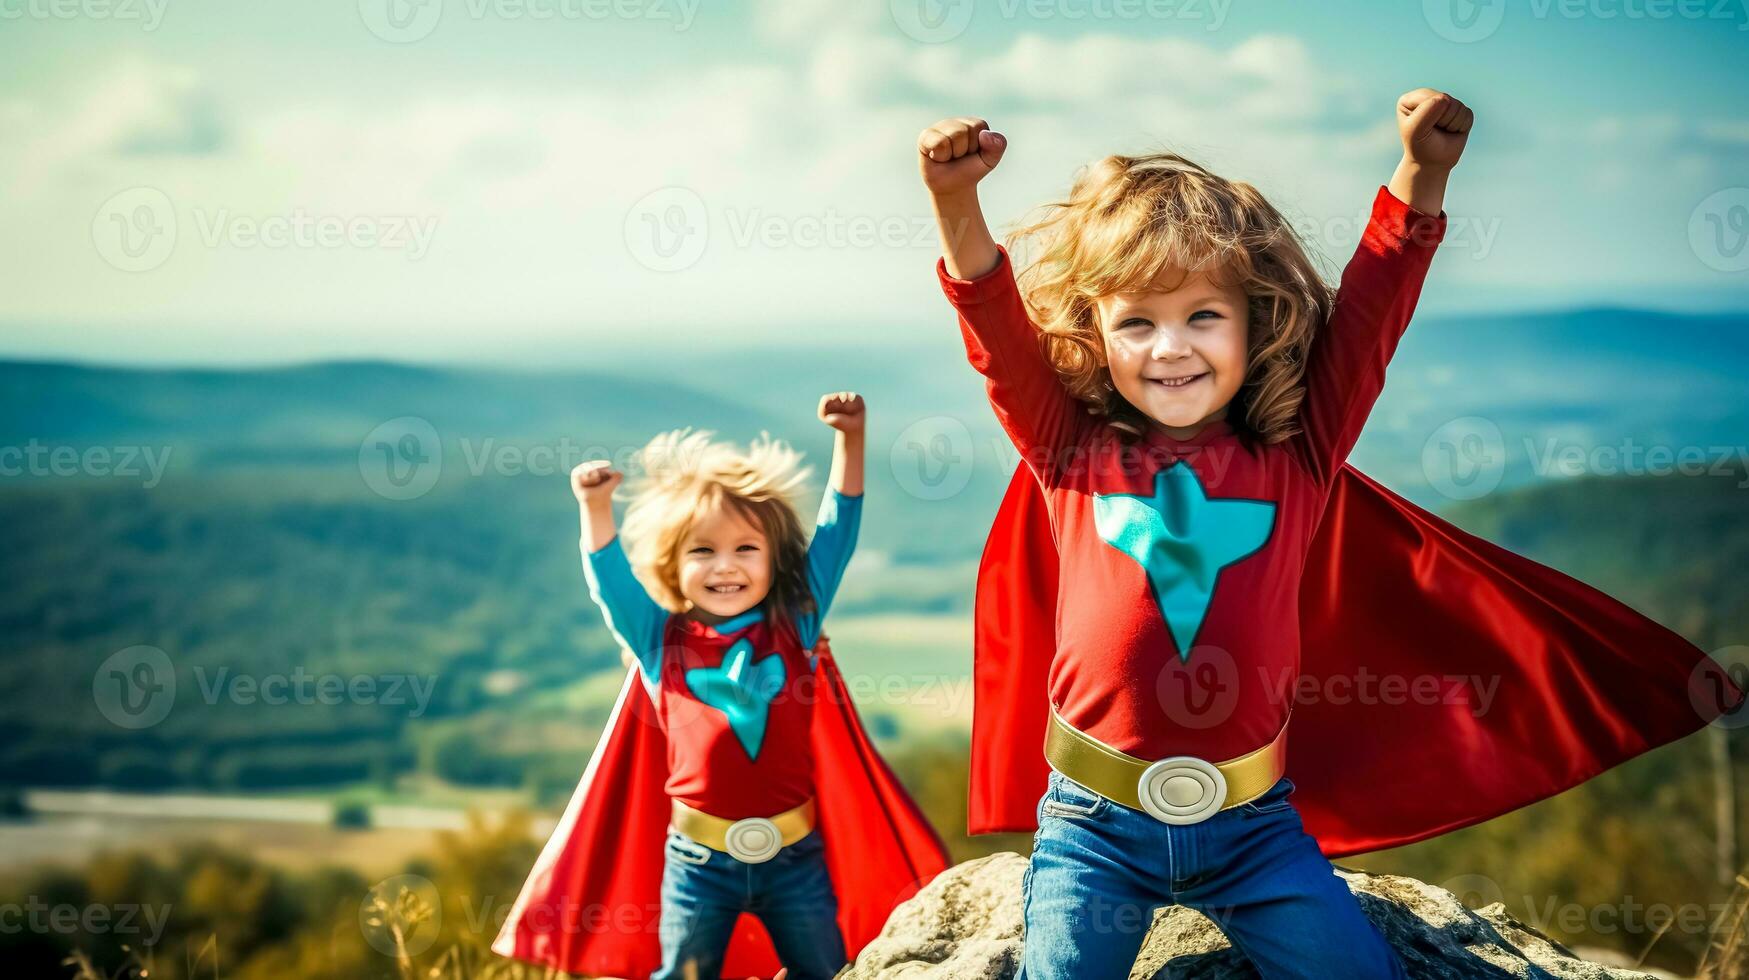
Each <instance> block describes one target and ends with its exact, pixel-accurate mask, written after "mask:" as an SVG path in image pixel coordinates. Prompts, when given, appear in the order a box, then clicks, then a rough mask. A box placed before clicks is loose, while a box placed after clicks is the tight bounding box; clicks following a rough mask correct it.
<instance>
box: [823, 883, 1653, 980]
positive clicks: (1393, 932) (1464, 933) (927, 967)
mask: <svg viewBox="0 0 1749 980" xmlns="http://www.w3.org/2000/svg"><path fill="white" fill-rule="evenodd" d="M1025 871H1026V858H1024V857H1021V856H1020V855H1018V854H1014V853H1012V852H1008V853H1002V854H993V855H991V856H990V857H986V858H978V859H977V860H974V861H967V862H965V863H964V864H960V865H957V866H955V867H952V868H949V869H948V870H946V871H944V872H942V873H941V875H939V876H938V877H937V878H936V879H935V880H934V881H932V882H930V883H929V885H928V887H926V888H924V889H923V890H922V891H920V892H918V893H917V894H916V895H915V896H913V897H912V898H911V900H910V901H907V902H905V903H904V904H902V905H900V906H899V907H898V908H896V909H894V910H893V914H892V915H891V916H890V917H889V918H888V919H887V924H886V927H885V928H883V929H882V930H881V934H880V935H879V936H878V937H876V938H875V940H874V941H873V942H871V943H869V944H868V946H866V947H865V948H864V949H863V951H862V953H861V955H859V956H858V957H857V958H856V962H855V963H853V964H851V965H850V968H849V969H848V971H847V972H845V973H842V974H840V980H844V978H854V980H869V978H875V977H881V978H896V977H930V978H936V977H954V978H960V977H964V978H968V980H971V978H976V980H1006V978H1009V977H1012V976H1014V974H1015V972H1016V970H1017V968H1018V967H1019V965H1020V949H1021V898H1020V880H1021V875H1022V874H1023V873H1024V872H1025ZM1337 874H1338V875H1340V876H1341V877H1342V878H1343V879H1344V880H1345V881H1347V882H1348V887H1349V888H1350V889H1352V890H1353V891H1354V893H1355V894H1356V895H1358V896H1359V898H1360V904H1361V908H1363V909H1364V910H1365V911H1366V914H1367V916H1368V917H1370V918H1371V919H1372V921H1373V922H1374V923H1376V924H1377V925H1378V927H1379V929H1380V931H1381V932H1383V933H1384V935H1385V938H1386V939H1388V940H1390V941H1391V943H1392V944H1393V945H1394V946H1396V948H1397V950H1398V952H1399V953H1400V954H1401V955H1402V957H1403V963H1404V965H1405V966H1406V967H1407V968H1408V973H1409V976H1410V978H1411V980H1438V978H1446V977H1452V978H1472V977H1489V978H1499V980H1507V978H1516V977H1523V978H1536V980H1616V978H1619V980H1652V978H1654V976H1655V975H1654V974H1650V973H1642V972H1639V971H1636V970H1627V969H1619V968H1616V967H1610V966H1605V965H1602V964H1599V963H1591V962H1587V961H1585V960H1582V959H1580V958H1578V957H1577V956H1575V955H1574V954H1573V952H1572V950H1570V949H1568V948H1567V947H1565V946H1563V945H1561V944H1560V943H1558V942H1555V941H1554V940H1552V939H1550V938H1549V937H1547V936H1545V935H1543V934H1542V933H1540V932H1538V931H1537V930H1535V929H1533V928H1531V927H1530V926H1528V925H1525V924H1524V923H1522V922H1519V921H1518V920H1517V919H1514V918H1512V917H1511V916H1510V915H1507V914H1506V907H1505V906H1504V905H1502V904H1500V903H1498V902H1496V903H1495V904H1493V905H1489V906H1487V907H1486V908H1482V909H1470V908H1467V907H1465V906H1464V904H1463V903H1462V902H1460V901H1458V898H1457V896H1455V895H1453V894H1452V893H1451V892H1448V891H1446V890H1445V889H1443V888H1438V887H1435V886H1433V885H1429V884H1427V883H1425V882H1422V881H1418V880H1416V879H1414V878H1405V877H1399V876H1396V875H1373V874H1367V873H1365V872H1359V871H1349V870H1347V869H1345V868H1341V867H1338V868H1337ZM1130 976H1131V977H1135V978H1144V980H1146V978H1152V980H1228V978H1233V980H1238V978H1245V980H1252V978H1255V977H1256V976H1257V972H1256V970H1254V969H1253V968H1252V967H1251V965H1250V963H1249V961H1247V960H1246V959H1245V958H1244V957H1243V956H1242V955H1240V954H1239V953H1238V952H1237V951H1235V950H1234V949H1233V948H1232V947H1231V946H1230V945H1229V944H1228V943H1227V939H1226V936H1225V935H1223V934H1222V933H1221V931H1220V930H1219V929H1218V928H1216V926H1215V924H1214V923H1213V922H1212V921H1210V920H1209V919H1208V918H1207V917H1206V916H1204V915H1203V914H1202V913H1200V912H1197V911H1194V910H1192V909H1187V908H1183V907H1179V906H1174V907H1170V908H1165V909H1162V910H1160V911H1159V912H1158V913H1156V915H1155V917H1154V924H1153V928H1152V929H1151V930H1150V931H1149V933H1148V938H1147V940H1146V941H1145V942H1144V943H1143V944H1142V952H1141V955H1140V956H1138V957H1137V958H1136V966H1135V969H1134V971H1133V972H1132V973H1131V974H1130Z"/></svg>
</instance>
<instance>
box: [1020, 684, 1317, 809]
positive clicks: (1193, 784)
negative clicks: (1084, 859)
mask: <svg viewBox="0 0 1749 980" xmlns="http://www.w3.org/2000/svg"><path fill="white" fill-rule="evenodd" d="M1045 759H1046V760H1047V761H1048V762H1050V764H1051V768H1052V769H1055V770H1056V771H1058V772H1060V773H1062V774H1063V775H1064V776H1067V777H1068V778H1070V779H1072V780H1074V781H1075V782H1077V783H1080V784H1081V785H1083V786H1085V787H1087V788H1088V789H1090V790H1092V791H1093V792H1095V793H1098V794H1099V795H1100V796H1103V797H1105V798H1106V799H1109V800H1111V801H1113V802H1115V803H1121V804H1123V805H1124V806H1127V807H1129V808H1131V809H1133V810H1143V811H1145V812H1147V813H1149V814H1151V815H1153V816H1154V817H1156V818H1158V819H1160V820H1162V821H1164V822H1166V823H1197V822H1199V821H1202V820H1206V819H1208V818H1209V817H1211V816H1213V815H1214V814H1215V813H1217V812H1219V811H1221V810H1226V809H1229V808H1231V807H1235V806H1239V805H1241V804H1244V803H1248V802H1250V801H1251V800H1254V799H1256V798H1257V797H1259V796H1262V795H1263V794H1264V793H1265V792H1267V791H1268V790H1269V788H1270V787H1271V786H1274V785H1275V784H1276V782H1277V781H1278V780H1279V779H1281V777H1282V774H1283V773H1284V772H1286V771H1287V722H1285V721H1283V722H1282V725H1281V731H1279V732H1277V733H1276V735H1275V738H1274V739H1272V740H1271V741H1270V743H1269V744H1268V745H1265V746H1263V747H1262V748H1260V749H1255V750H1253V751H1250V752H1247V753H1245V754H1244V755H1241V756H1238V757H1236V758H1232V759H1228V760H1226V761H1225V762H1209V761H1207V760H1204V759H1199V758H1196V757H1195V756H1184V755H1181V756H1173V757H1172V758H1169V759H1161V760H1159V761H1157V762H1149V761H1148V760H1146V759H1138V758H1136V757H1135V756H1133V755H1129V754H1128V753H1125V752H1120V751H1118V750H1117V749H1114V748H1112V747H1111V746H1109V745H1106V744H1105V743H1104V742H1101V741H1099V740H1098V739H1096V738H1094V737H1093V736H1091V735H1088V734H1086V733H1085V732H1081V731H1077V730H1076V729H1075V727H1074V726H1072V725H1070V724H1069V723H1068V722H1067V721H1064V720H1063V717H1062V716H1061V715H1059V714H1057V712H1056V709H1055V708H1052V710H1051V727H1050V733H1049V734H1048V735H1047V736H1046V738H1045Z"/></svg>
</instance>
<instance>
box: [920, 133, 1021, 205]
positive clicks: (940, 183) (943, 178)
mask: <svg viewBox="0 0 1749 980" xmlns="http://www.w3.org/2000/svg"><path fill="white" fill-rule="evenodd" d="M1006 149H1008V140H1007V138H1005V137H1004V136H1003V135H1002V134H1001V133H998V132H994V131H993V130H991V129H990V124H989V123H987V122H985V121H984V120H982V119H978V118H976V117H974V116H958V117H955V118H952V119H943V120H942V121H940V122H938V123H936V124H935V125H933V126H931V127H929V128H928V129H925V130H924V131H923V132H922V133H920V134H919V135H918V137H917V164H918V166H919V167H920V168H921V169H922V171H923V184H924V186H925V187H928V188H929V192H930V193H931V194H934V195H936V196H937V197H940V196H942V195H948V194H956V193H959V192H961V191H968V190H971V189H972V188H974V187H976V186H977V185H978V181H980V180H983V179H984V175H985V174H988V173H989V172H990V171H992V170H995V169H996V164H998V163H1001V162H1002V152H1003V151H1004V150H1006Z"/></svg>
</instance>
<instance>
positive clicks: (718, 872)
mask: <svg viewBox="0 0 1749 980" xmlns="http://www.w3.org/2000/svg"><path fill="white" fill-rule="evenodd" d="M665 858H666V860H665V861H664V863H663V866H662V918H661V926H660V930H661V939H662V966H661V968H660V969H658V970H657V971H656V972H655V973H654V974H652V975H651V978H650V980H671V978H679V977H695V978H697V980H717V978H718V977H719V976H721V975H722V970H723V952H724V950H726V949H727V948H728V945H729V937H730V936H731V935H732V934H733V933H734V931H735V920H737V919H739V918H740V916H741V913H742V912H751V913H753V914H754V915H757V916H758V917H759V921H760V922H761V923H763V924H764V925H765V931H766V932H767V933H769V934H770V935H771V943H772V946H774V947H775V948H776V950H777V958H778V959H779V960H780V961H782V963H783V965H784V966H786V967H788V968H789V978H790V980H816V978H819V980H825V978H828V977H831V976H832V975H833V974H835V973H837V972H838V971H839V970H840V969H841V968H843V966H844V964H845V955H844V936H843V934H842V933H840V932H839V931H838V898H837V896H836V895H835V894H834V893H833V891H832V876H831V875H830V874H829V873H828V872H827V870H826V845H825V841H824V840H823V839H822V838H821V836H820V832H819V831H818V830H815V831H812V832H811V833H809V834H808V836H806V837H803V838H802V839H801V840H799V841H796V842H795V843H794V844H791V845H790V846H788V847H785V848H783V849H782V850H779V851H778V852H777V854H776V856H774V857H773V858H772V859H771V860H769V861H766V862H763V863H761V864H745V863H743V862H741V861H738V860H736V859H735V858H733V857H730V856H729V855H727V854H724V853H723V852H722V851H713V850H711V849H710V848H708V847H706V846H704V845H703V844H700V843H698V842H697V841H695V840H693V839H691V838H690V837H687V836H685V835H683V834H681V833H680V832H679V831H676V830H675V829H674V828H672V827H670V828H669V829H668V842H667V844H666V845H665Z"/></svg>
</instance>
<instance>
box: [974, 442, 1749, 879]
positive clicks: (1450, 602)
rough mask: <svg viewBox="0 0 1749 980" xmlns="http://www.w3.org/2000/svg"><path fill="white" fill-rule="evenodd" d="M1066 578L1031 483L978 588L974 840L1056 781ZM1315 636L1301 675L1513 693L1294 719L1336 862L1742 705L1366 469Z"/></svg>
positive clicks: (988, 551) (1328, 522) (1305, 599)
mask: <svg viewBox="0 0 1749 980" xmlns="http://www.w3.org/2000/svg"><path fill="white" fill-rule="evenodd" d="M1057 574H1058V568H1057V551H1056V545H1055V543H1054V540H1053V538H1052V536H1051V528H1050V520H1049V516H1048V514H1047V513H1046V510H1045V499H1044V495H1043V493H1042V492H1041V491H1040V490H1039V487H1038V481H1037V480H1036V479H1035V478H1034V477H1033V475H1032V472H1031V471H1030V470H1029V469H1028V468H1027V467H1025V466H1021V467H1019V468H1017V469H1016V471H1015V475H1014V479H1013V482H1011V483H1010V484H1009V487H1008V493H1007V495H1006V497H1005V498H1004V499H1003V501H1002V506H1001V509H1000V511H999V512H998V513H997V515H996V521H995V524H994V526H992V528H991V529H990V537H989V540H988V541H987V542H986V544H985V547H984V556H983V561H982V563H981V565H980V566H979V569H978V591H977V606H976V629H975V647H974V649H975V653H976V656H975V666H974V675H975V676H974V698H973V716H972V768H971V799H970V801H969V809H968V811H967V819H966V823H967V829H968V831H969V832H970V833H973V834H985V833H994V832H998V831H1017V832H1024V831H1030V830H1033V829H1034V828H1035V827H1036V826H1037V822H1036V808H1037V805H1038V800H1039V797H1040V796H1042V795H1043V794H1044V791H1045V786H1046V778H1047V776H1048V773H1049V767H1048V766H1047V765H1046V763H1045V759H1044V755H1043V746H1044V744H1045V730H1046V722H1047V721H1048V712H1049V704H1050V701H1049V696H1048V693H1047V689H1046V682H1047V678H1048V677H1049V673H1050V665H1051V657H1052V656H1053V654H1054V653H1055V636H1056V622H1055V619H1054V615H1055V609H1056V598H1057ZM1300 617H1301V638H1300V642H1301V673H1302V675H1303V676H1304V675H1309V676H1310V677H1311V678H1312V679H1314V680H1315V679H1317V678H1322V677H1346V678H1353V677H1356V676H1367V675H1370V676H1373V677H1377V676H1379V675H1387V674H1388V675H1400V676H1402V677H1405V678H1418V677H1423V676H1429V677H1436V678H1438V677H1445V676H1448V675H1472V676H1478V677H1482V678H1484V679H1486V680H1489V681H1492V680H1494V679H1497V680H1498V686H1497V687H1496V688H1495V690H1494V692H1493V695H1492V700H1491V701H1490V702H1489V703H1488V704H1487V705H1486V709H1485V710H1481V711H1477V710H1476V709H1475V708H1474V707H1472V705H1471V704H1469V703H1464V702H1458V703H1445V699H1443V698H1422V699H1419V701H1420V702H1426V701H1434V702H1438V703H1418V701H1417V699H1412V698H1401V699H1400V700H1402V701H1404V702H1405V703H1402V704H1395V705H1392V706H1391V707H1389V708H1388V709H1387V708H1371V709H1369V708H1365V707H1359V706H1356V705H1355V704H1335V703H1332V701H1333V700H1334V699H1333V698H1323V697H1319V698H1310V699H1304V702H1305V703H1297V704H1296V705H1295V706H1294V708H1293V714H1292V718H1291V720H1290V721H1289V723H1288V729H1289V730H1288V740H1287V759H1288V763H1287V774H1288V777H1289V778H1291V779H1292V780H1293V781H1294V784H1295V787H1296V789H1295V792H1294V803H1295V806H1296V808H1297V809H1298V810H1299V811H1300V814H1301V816H1302V817H1303V819H1304V822H1305V827H1306V831H1307V832H1308V833H1310V834H1311V835H1312V836H1313V837H1316V838H1317V839H1318V842H1319V844H1320V846H1321V848H1322V849H1323V851H1324V853H1325V855H1327V856H1329V857H1340V856H1342V855H1346V854H1355V853H1360V852H1363V851H1373V850H1378V849H1380V848H1385V847H1395V846H1397V845H1400V844H1408V843H1411V842H1413V841H1418V840H1423V839H1425V838H1428V837H1434V836H1437V835H1439V834H1443V833H1445V832H1447V831H1451V830H1457V829H1458V828H1460V827H1466V826H1469V825H1470V824H1473V823H1480V822H1481V821H1483V820H1487V819H1490V818H1492V817H1496V816H1499V815H1500V814H1502V813H1506V812H1507V811H1509V810H1514V809H1517V808H1518V807H1521V806H1524V805H1526V804H1529V803H1534V802H1536V801H1537V800H1541V799H1544V798H1546V797H1549V796H1552V795H1554V794H1556V793H1559V792H1561V791H1562V790H1565V789H1568V788H1569V787H1572V786H1575V785H1577V784H1579V783H1582V782H1584V781H1585V780H1587V779H1590V778H1591V777H1592V776H1595V775H1597V774H1598V773H1600V772H1602V771H1604V770H1605V769H1608V768H1610V767H1611V766H1614V765H1616V764H1618V763H1621V762H1624V761H1626V760H1627V759H1630V758H1632V757H1634V756H1636V755H1639V754H1640V753H1642V752H1645V751H1647V750H1649V749H1652V748H1655V747H1657V746H1659V745H1662V744H1664V743H1666V742H1669V741H1671V740H1673V739H1676V738H1680V737H1681V736H1683V735H1687V734H1689V733H1690V732H1693V731H1695V730H1696V729H1698V728H1701V727H1702V726H1704V725H1705V724H1707V723H1708V722H1710V721H1712V720H1713V719H1714V718H1715V717H1717V716H1718V715H1719V714H1721V713H1723V712H1725V711H1728V710H1730V709H1731V708H1732V707H1734V706H1735V705H1736V704H1738V703H1739V702H1740V701H1741V700H1742V698H1743V692H1742V691H1740V690H1739V689H1738V688H1737V686H1736V685H1735V684H1733V683H1732V681H1731V679H1730V677H1729V676H1728V675H1727V674H1726V673H1725V671H1724V669H1723V668H1722V667H1721V665H1720V664H1719V663H1718V662H1717V661H1715V660H1714V659H1713V658H1711V657H1708V656H1707V655H1706V654H1705V653H1704V652H1702V651H1701V650H1699V649H1697V648H1696V647H1694V646H1693V645H1692V644H1690V643H1689V642H1688V641H1686V640H1684V639H1683V638H1682V637H1680V636H1677V635H1676V634H1675V633H1672V632H1671V631H1670V630H1667V629H1665V628H1664V627H1662V626H1660V625H1658V624H1657V623H1655V622H1653V621H1651V620H1650V619H1647V618H1646V617H1645V616H1642V615H1640V614H1639V613H1636V612H1634V611H1633V610H1632V609H1629V608H1628V607H1627V606H1625V605H1623V604H1621V603H1619V602H1617V601H1615V600H1614V599H1611V598H1610V597H1608V596H1606V595H1604V594H1603V593H1601V592H1598V591H1597V590H1596V589H1593V588H1591V587H1589V586H1587V585H1585V584H1583V583H1581V582H1579V581H1577V580H1575V579H1573V578H1570V577H1568V576H1566V575H1563V574H1561V573H1560V572H1557V571H1554V570H1553V569H1550V568H1546V567H1544V566H1542V565H1538V564H1537V563H1535V562H1533V561H1530V560H1528V559H1526V558H1522V557H1520V556H1518V555H1515V554H1513V553H1512V552H1510V551H1507V550H1505V549H1504V548H1500V547H1498V546H1496V545H1493V544H1490V543H1488V542H1487V541H1484V540H1482V539H1480V538H1478V537H1475V536H1474V535H1471V534H1466V533H1465V532H1463V531H1460V530H1458V529H1457V528H1456V527H1453V526H1452V525H1451V524H1448V523H1447V522H1445V521H1443V520H1440V519H1439V518H1437V517H1435V516H1433V515H1432V514H1430V513H1428V512H1426V511H1425V510H1422V509H1421V508H1419V507H1416V506H1415V505H1414V504H1411V503H1409V502H1408V501H1406V500H1404V499H1402V498H1401V497H1399V496H1397V495H1396V494H1394V493H1392V492H1391V491H1389V490H1386V489H1385V488H1384V487H1382V486H1380V485H1379V484H1377V483H1374V482H1373V481H1372V480H1371V479H1370V478H1369V477H1367V476H1366V475H1364V474H1362V473H1361V472H1360V471H1358V470H1356V469H1354V468H1353V467H1350V466H1344V467H1343V469H1342V472H1341V475H1340V476H1338V477H1337V480H1336V484H1335V487H1334V489H1333V490H1332V492H1331V496H1330V501H1329V504H1328V506H1327V507H1326V509H1325V513H1324V519H1323V523H1322V524H1321V525H1320V527H1319V530H1318V532H1317V535H1316V537H1315V538H1314V539H1313V542H1312V546H1311V553H1310V555H1309V556H1308V557H1307V560H1306V568H1305V577H1304V579H1303V581H1302V583H1301V589H1300ZM1362 671H1365V672H1366V674H1362V673H1361V672H1362ZM1317 690H1325V688H1318V689H1317ZM1328 690H1335V688H1328Z"/></svg>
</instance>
